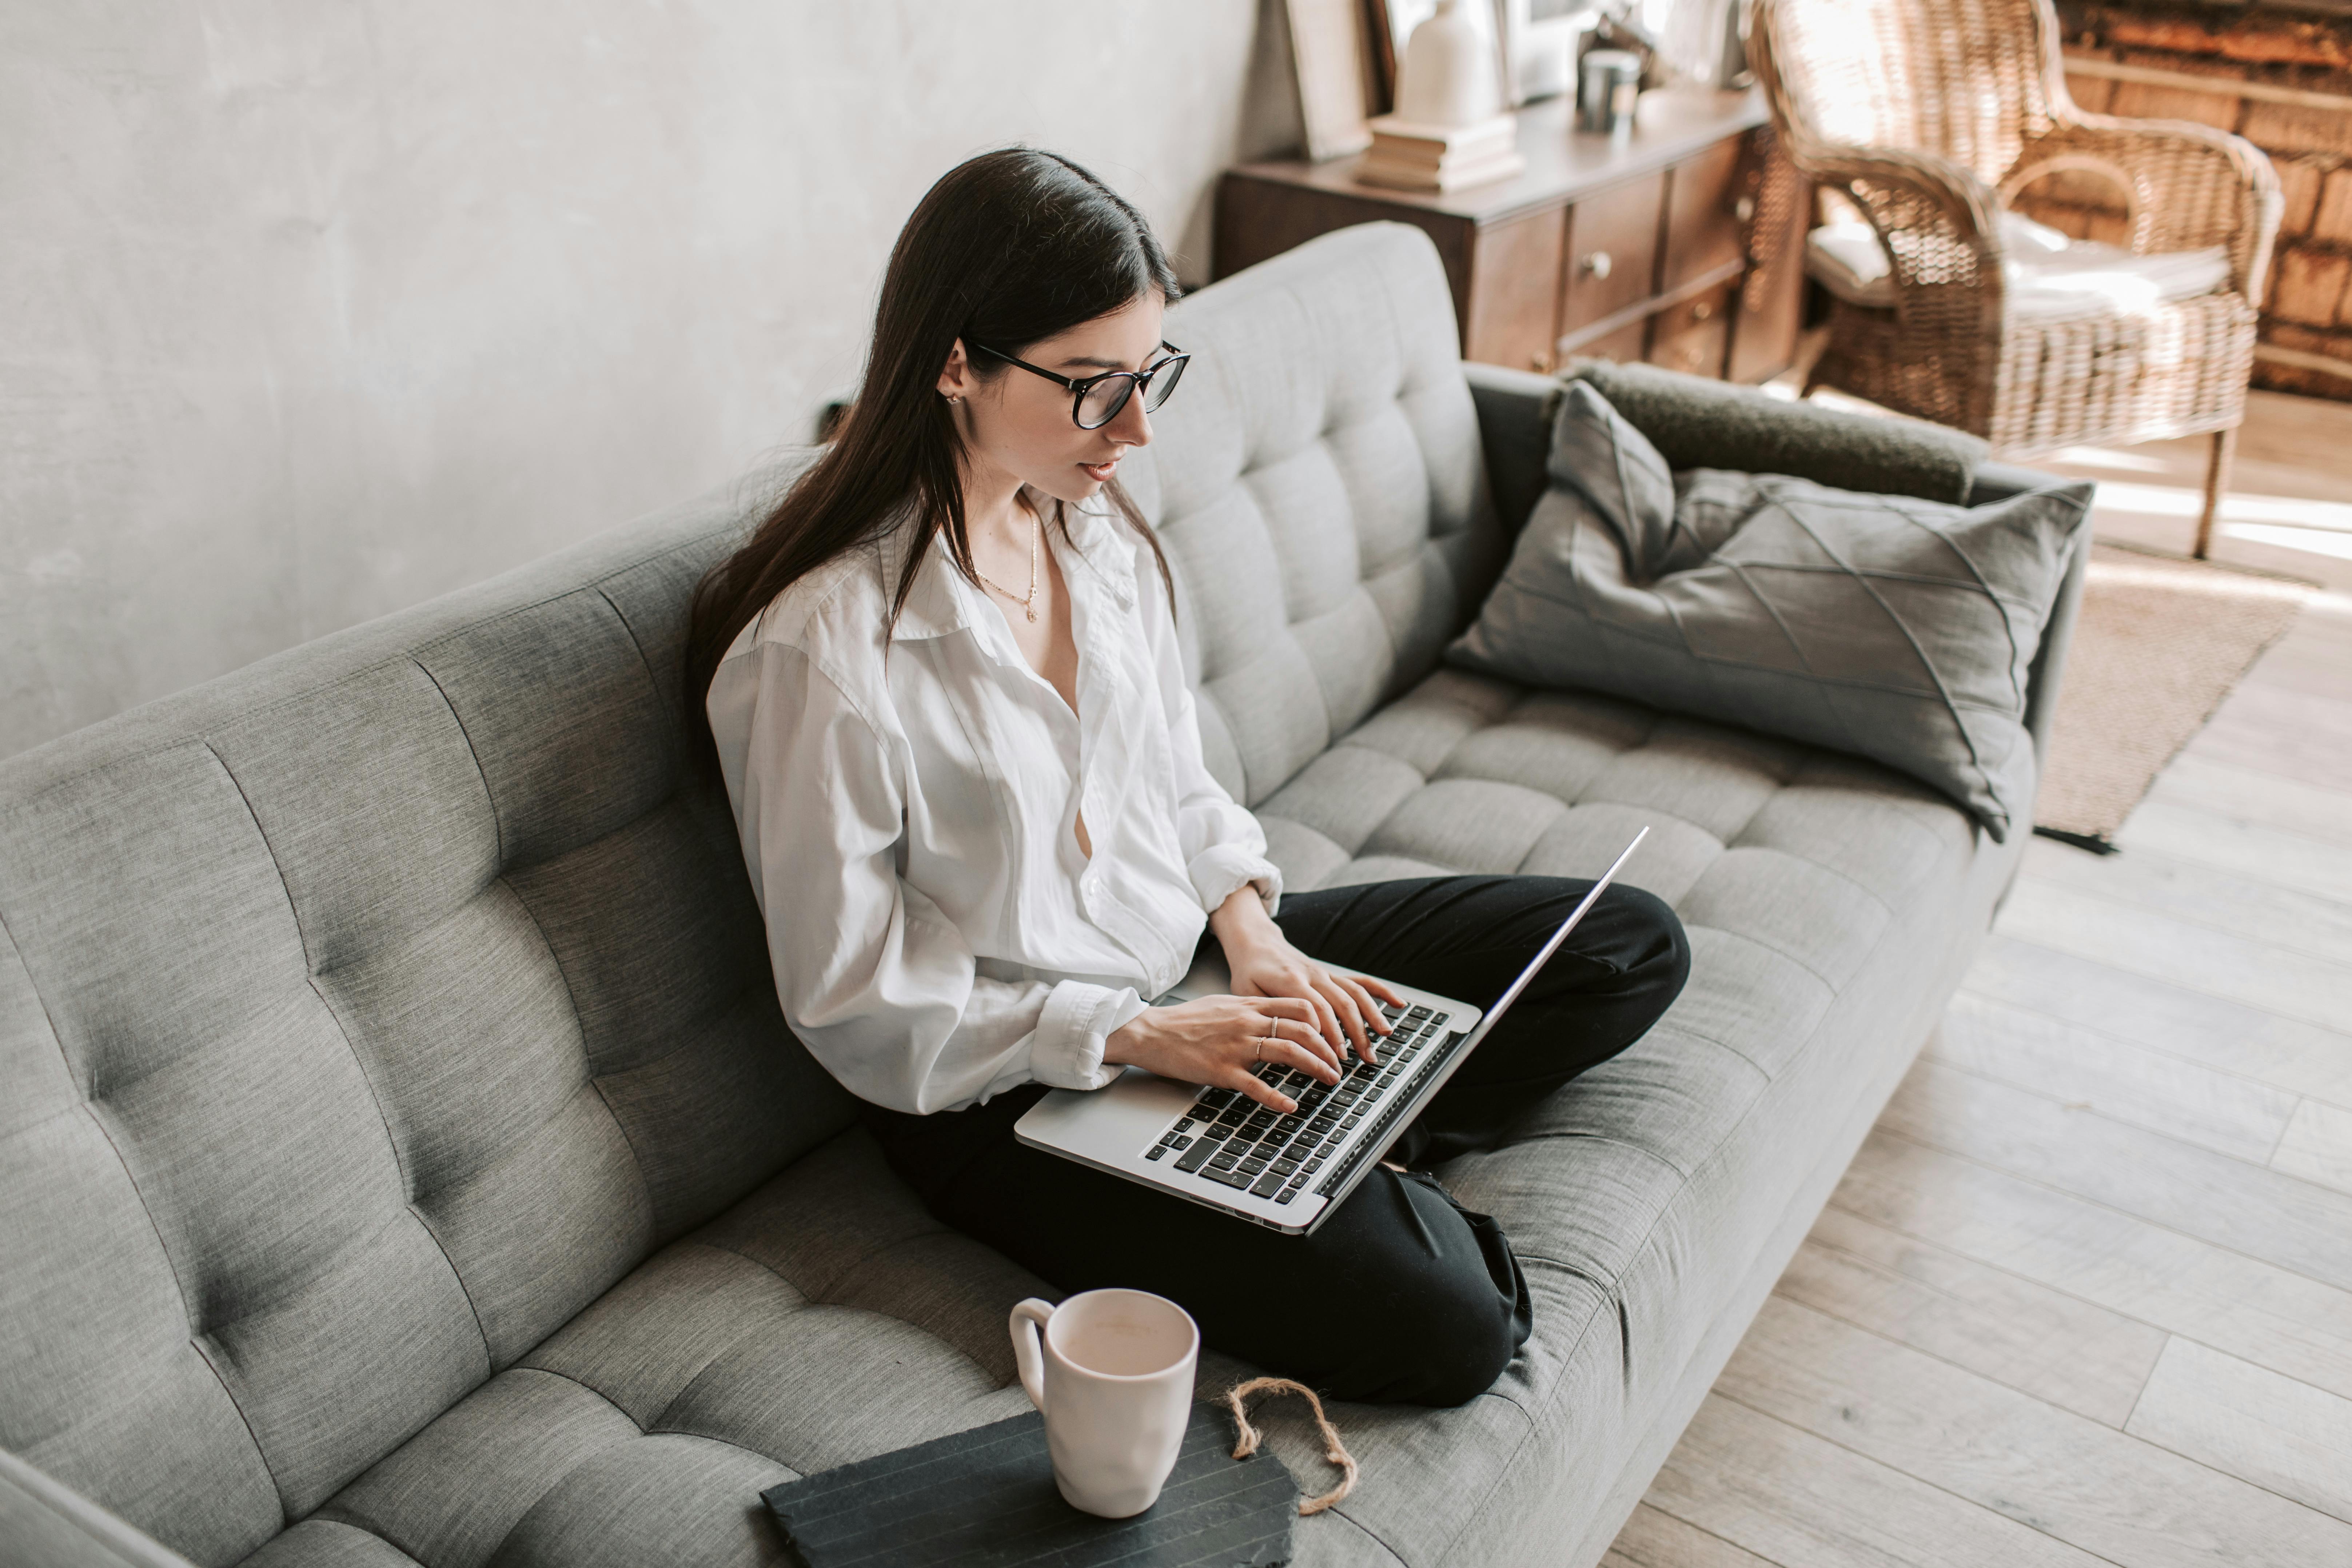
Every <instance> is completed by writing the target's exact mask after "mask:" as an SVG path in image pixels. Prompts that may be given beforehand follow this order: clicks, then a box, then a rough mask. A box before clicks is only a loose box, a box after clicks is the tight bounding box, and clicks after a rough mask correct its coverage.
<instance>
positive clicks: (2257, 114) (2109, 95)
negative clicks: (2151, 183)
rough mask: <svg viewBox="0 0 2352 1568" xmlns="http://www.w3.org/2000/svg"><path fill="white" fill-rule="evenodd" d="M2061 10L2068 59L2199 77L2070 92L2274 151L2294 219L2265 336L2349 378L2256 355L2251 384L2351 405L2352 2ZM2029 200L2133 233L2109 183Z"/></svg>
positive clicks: (2097, 107)
mask: <svg viewBox="0 0 2352 1568" xmlns="http://www.w3.org/2000/svg"><path fill="white" fill-rule="evenodd" d="M2058 11H2059V15H2060V16H2061V18H2062V20H2063V22H2064V23H2065V27H2066V52H2067V55H2068V57H2069V58H2070V59H2081V60H2084V61H2110V62H2114V63H2116V64H2117V65H2121V66H2125V67H2137V68H2154V69H2156V70H2160V71H2164V72H2167V73H2174V74H2178V75H2181V76H2188V77H2195V78H2199V79H2201V80H2200V81H2199V82H2197V83H2196V84H2194V85H2190V84H2172V83H2158V82H2149V81H2135V80H2116V79H2113V78H2110V77H2104V76H2095V75H2091V74H2089V73H2088V72H2087V71H2084V70H2069V71H2068V72H2067V77H2066V79H2067V86H2068V87H2069V88H2070V89H2072V91H2073V92H2074V99H2075V101H2076V102H2078V103H2080V104H2081V105H2082V106H2083V107H2084V109H2086V110H2094V111H2096V112H2100V113H2105V114H2118V115H2128V116H2132V117H2135V118H2147V119H2155V120H2193V121H2200V122H2202V123H2204V124H2207V125H2216V126H2220V127H2221V128H2222V129H2223V130H2227V131H2234V132H2237V133H2238V134H2240V135H2241V136H2243V137H2245V138H2246V139H2247V140H2248V141H2250V142H2253V143H2254V145H2255V146H2257V147H2260V148H2262V149H2263V151H2264V152H2266V153H2269V154H2270V155H2271V161H2272V163H2273V164H2274V165H2276V167H2277V169H2278V174H2279V184H2280V185H2281V186H2282V187H2283V188H2284V193H2285V195H2286V216H2285V219H2284V222H2283V223H2282V224H2281V226H2280V228H2279V237H2278V244H2277V247H2276V249H2275V251H2274V253H2273V260H2272V263H2271V277H2270V287H2269V289H2268V291H2267V294H2266V297H2265V299H2264V300H2263V326H2262V338H2263V342H2264V343H2265V344H2268V345H2271V346H2273V348H2275V349H2282V350H2286V351H2289V352H2292V353H2304V354H2314V353H2316V354H2323V355H2326V356H2327V357H2329V358H2331V359H2336V360H2341V361H2344V362H2345V363H2346V367H2347V374H2346V375H2344V376H2338V375H2334V374H2328V373H2326V372H2323V371H2316V370H2311V369H2306V368H2304V367H2301V366H2298V365H2293V364H2283V363H2277V362H2276V361H2273V360H2260V359H2258V360H2257V361H2256V363H2255V365H2254V384H2255V385H2257V386H2267V387H2273V388H2277V389H2279V390H2282V391H2288V392H2301V393H2307V394H2311V395H2316V396H2321V397H2335V398H2340V399H2345V400H2347V401H2352V5H2326V4H2325V3H2324V0H2323V3H2321V4H2315V5H2314V4H2306V5H2298V6H2289V5H2275V6H2271V5H2253V6H2251V7H2245V6H2241V5H2229V6H2227V7H2222V6H2219V5H2207V4H2198V3H2196V0H2171V3H2166V0H2138V3H2128V0H2126V3H2120V4H2119V3H2114V0H2058ZM2207 82H2210V86H2208V85H2205V84H2206V83H2207ZM2249 83H2252V84H2261V85H2262V86H2263V87H2267V88H2269V89H2281V90H2283V91H2284V92H2286V93H2319V94H2323V95H2326V97H2329V98H2336V97H2341V98H2342V99H2343V100H2344V103H2345V107H2344V108H2343V109H2341V110H2337V109H2334V108H2323V107H2315V106H2313V105H2309V104H2304V103H2295V102H2283V101H2277V100H2273V99H2268V98H2263V97H2250V96H2248V95H2247V92H2246V90H2245V86H2244V84H2249ZM2018 205H2020V207H2021V208H2023V209H2024V210H2027V211H2029V212H2031V213H2032V215H2033V216H2036V217H2039V218H2041V219H2042V221H2043V222H2046V223H2051V224H2053V225H2055V226H2058V227H2061V228H2064V229H2066V230H2067V231H2068V232H2070V233H2073V234H2078V235H2088V236H2091V237H2095V238H2116V237H2120V236H2121V234H2122V230H2123V224H2124V209H2123V205H2122V203H2121V201H2120V200H2119V199H2118V198H2116V195H2114V193H2113V189H2112V187H2111V186H2109V185H2107V184H2105V182H2102V181H2097V180H2093V179H2087V178H2084V177H2082V176H2068V177H2064V178H2061V179H2053V180H2049V181H2045V182H2043V183H2042V184H2039V185H2037V186H2035V187H2034V188H2033V189H2032V191H2030V192H2028V193H2027V194H2026V198H2025V199H2023V200H2021V201H2020V203H2019V204H2018Z"/></svg>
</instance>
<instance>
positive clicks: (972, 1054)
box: [709, 642, 1239, 1115]
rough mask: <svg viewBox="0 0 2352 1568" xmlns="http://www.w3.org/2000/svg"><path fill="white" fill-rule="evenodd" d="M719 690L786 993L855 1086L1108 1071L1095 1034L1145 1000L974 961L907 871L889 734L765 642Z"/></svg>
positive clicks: (715, 694) (802, 1029)
mask: <svg viewBox="0 0 2352 1568" xmlns="http://www.w3.org/2000/svg"><path fill="white" fill-rule="evenodd" d="M746 661H751V662H749V663H748V664H747V663H746ZM730 705H741V706H742V707H746V708H748V710H749V711H748V713H747V712H744V711H740V710H739V711H736V712H734V713H731V714H726V713H722V710H723V709H725V708H726V707H728V706H730ZM709 708H710V711H711V716H712V720H713V724H712V728H713V731H714V732H715V733H724V734H730V735H734V734H741V735H747V736H748V738H749V744H748V746H746V747H745V748H743V749H742V750H741V751H740V752H738V753H736V754H732V755H730V754H729V753H730V748H727V747H722V748H721V752H720V758H719V761H720V763H721V768H722V771H723V772H724V773H725V775H726V781H727V793H728V798H729V801H730V805H732V806H733V807H734V811H735V821H736V826H737V828H738V830H739V832H740V836H741V838H742V845H743V858H744V864H745V866H746V867H747V868H749V870H750V872H751V883H752V888H753V890H754V892H755V893H756V894H757V895H758V897H759V900H760V910H761V916H762V917H763V918H764V921H765V923H766V926H767V933H768V952H769V958H770V961H771V963H772V965H773V967H774V970H775V978H776V996H777V1000H778V1001H779V1002H780V1003H781V1004H782V1007H783V1013H784V1018H785V1021H786V1022H787V1023H789V1024H790V1025H791V1026H792V1028H793V1033H794V1034H795V1035H797V1036H799V1037H800V1040H801V1043H802V1044H803V1045H804V1046H806V1047H808V1049H809V1052H810V1054H812V1055H813V1056H814V1057H815V1058H817V1060H818V1061H819V1062H821V1063H823V1064H824V1067H825V1068H826V1070H828V1071H829V1072H831V1073H832V1074H833V1076H834V1077H835V1079H839V1080H840V1082H841V1083H842V1085H843V1086H844V1087H845V1088H846V1089H849V1091H850V1092H851V1093H853V1094H856V1095H857V1096H858V1097H859V1098H860V1099H863V1100H872V1101H873V1102H874V1103H875V1104H877V1105H882V1106H887V1107H888V1108H890V1109H891V1110H903V1111H909V1112H913V1113H915V1114H917V1115H926V1114H929V1112H932V1111H935V1110H953V1109H956V1108H959V1107H961V1106H965V1105H970V1104H973V1103H975V1102H977V1101H979V1100H986V1099H988V1098H990V1097H991V1096H992V1095H995V1094H998V1093H1001V1092H1002V1091H1003V1090H1005V1089H1010V1088H1012V1087H1013V1086H1014V1085H1016V1084H1020V1083H1025V1082H1030V1081H1033V1080H1034V1081H1035V1082H1040V1083H1045V1084H1050V1085H1053V1086H1055V1087H1056V1088H1062V1089H1099V1088H1101V1087H1102V1086H1103V1085H1104V1084H1106V1083H1108V1082H1109V1081H1110V1080H1111V1079H1113V1078H1115V1077H1117V1076H1118V1068H1115V1067H1108V1068H1107V1067H1106V1066H1105V1065H1104V1062H1103V1051H1104V1047H1105V1044H1106V1042H1107V1041H1108V1037H1109V1036H1110V1035H1111V1034H1112V1033H1113V1032H1114V1031H1116V1030H1117V1029H1118V1028H1119V1027H1120V1026H1122V1025H1124V1024H1125V1023H1126V1022H1127V1021H1128V1020H1129V1019H1130V1018H1132V1017H1134V1016H1136V1014H1138V1013H1139V1012H1141V1011H1142V1010H1143V1006H1144V1004H1143V1002H1142V1000H1141V999H1140V998H1139V996H1138V995H1137V994H1136V991H1135V989H1134V988H1133V987H1132V986H1122V987H1118V988H1113V987H1109V986H1103V985H1095V984H1087V983H1085V982H1082V981H1076V980H1062V981H1058V982H1049V981H1045V980H1030V981H1008V980H998V979H993V978H991V977H989V976H986V975H982V974H980V973H977V970H976V963H975V960H974V957H973V954H972V950H971V944H970V942H967V941H966V939H965V938H964V935H963V933H962V932H961V931H960V930H958V928H957V927H956V924H955V922H954V921H951V920H950V919H948V918H947V917H946V916H945V915H944V914H943V913H941V911H940V909H939V907H938V906H937V905H936V904H934V903H933V902H932V901H931V900H930V899H929V898H928V897H926V896H925V895H924V894H923V893H922V891H921V890H920V889H916V888H913V887H910V886H908V883H907V882H906V881H905V879H902V878H901V877H900V876H899V875H898V866H897V859H898V840H899V838H900V837H901V835H902V833H903V832H904V805H905V798H906V796H905V791H904V789H903V788H902V787H901V784H900V781H899V777H898V773H899V763H898V758H897V756H896V755H895V754H894V751H893V748H892V747H891V746H890V745H889V744H888V742H887V741H886V739H885V738H884V735H883V733H882V731H881V730H880V729H879V728H878V727H877V725H876V724H875V723H874V722H873V721H872V720H871V718H870V717H869V716H868V715H867V714H866V713H864V712H862V711H860V710H859V709H858V707H857V705H856V704H855V703H854V702H853V701H851V700H850V699H849V698H848V696H847V695H846V694H845V693H844V691H843V690H842V689H841V688H840V687H839V686H838V685H836V684H835V682H834V681H833V680H832V679H829V678H828V677H827V676H826V675H825V673H824V670H823V669H821V668H818V666H817V665H816V664H815V663H814V661H812V660H811V659H810V658H809V657H808V655H807V654H806V653H804V652H803V651H802V650H801V649H799V648H796V647H790V646H788V645H785V644H782V643H775V642H762V643H758V644H756V645H754V646H753V647H751V648H750V649H748V650H746V651H744V652H742V653H740V654H738V655H737V656H736V657H735V658H731V659H730V660H729V661H728V665H727V667H724V668H722V669H721V670H720V673H719V679H715V680H714V681H713V682H712V683H711V688H710V695H709ZM1195 749H1196V750H1197V745H1196V748H1195ZM1238 885H1239V884H1236V886H1238Z"/></svg>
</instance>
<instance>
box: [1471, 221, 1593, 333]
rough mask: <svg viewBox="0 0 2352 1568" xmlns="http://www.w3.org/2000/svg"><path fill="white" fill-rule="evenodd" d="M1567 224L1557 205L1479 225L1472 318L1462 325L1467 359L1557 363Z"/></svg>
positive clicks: (1473, 261)
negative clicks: (1554, 343) (1561, 270)
mask: <svg viewBox="0 0 2352 1568" xmlns="http://www.w3.org/2000/svg"><path fill="white" fill-rule="evenodd" d="M1567 228H1568V224H1567V220H1566V218H1565V216H1563V214H1562V213H1561V211H1560V210H1559V208H1557V207H1555V208H1553V209H1552V210H1551V211H1549V212H1538V213H1530V214H1529V215H1528V216H1526V217H1519V218H1512V219H1510V220H1508V221H1507V222H1504V223H1497V224H1489V225H1488V226H1486V227H1484V228H1481V229H1479V230H1478V231H1477V237H1476V238H1475V240H1474V241H1473V242H1472V244H1473V248H1472V250H1471V253H1470V301H1469V304H1470V310H1469V319H1468V320H1467V321H1465V322H1464V324H1463V329H1462V355H1463V357H1464V358H1465V359H1475V360H1477V361H1479V362H1480V363H1485V364H1507V365H1510V366H1511V367H1513V368H1514V369H1517V370H1549V369H1550V368H1551V367H1552V350H1551V345H1552V338H1553V336H1554V335H1555V334H1554V332H1553V323H1554V313H1555V312H1556V311H1557V310H1559V256H1560V246H1561V244H1562V240H1563V237H1564V236H1565V234H1566V232H1567Z"/></svg>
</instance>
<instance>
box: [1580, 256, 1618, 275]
mask: <svg viewBox="0 0 2352 1568" xmlns="http://www.w3.org/2000/svg"><path fill="white" fill-rule="evenodd" d="M1616 265H1617V263H1616V262H1615V261H1613V260H1612V259H1611V258H1610V256H1609V253H1608V252H1607V251H1605V250H1596V251H1594V252H1593V253H1592V254H1591V255H1590V256H1588V257H1586V258H1584V269H1585V270H1586V271H1587V272H1590V273H1591V274H1592V275H1593V276H1594V277H1595V278H1606V277H1608V276H1609V274H1610V272H1611V271H1612V269H1613V268H1615V267H1616Z"/></svg>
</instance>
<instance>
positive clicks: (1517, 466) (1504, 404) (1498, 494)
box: [1462, 360, 1559, 535]
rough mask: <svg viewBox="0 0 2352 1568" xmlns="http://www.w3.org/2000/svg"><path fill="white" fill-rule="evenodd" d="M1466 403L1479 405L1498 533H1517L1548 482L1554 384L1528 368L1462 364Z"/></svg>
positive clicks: (1556, 405) (1555, 398) (1556, 401)
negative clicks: (1466, 385)
mask: <svg viewBox="0 0 2352 1568" xmlns="http://www.w3.org/2000/svg"><path fill="white" fill-rule="evenodd" d="M1462 374H1463V375H1464V376H1465V378H1466V379H1467V380H1468V381H1469V383H1470V401H1471V402H1472V403H1474V404H1475V405H1477V409H1478V445H1479V446H1480V447H1483V448H1484V449H1485V451H1486V484H1487V488H1488V489H1489V490H1490V491H1491V492H1492V493H1493V495H1494V498H1495V515H1496V517H1497V518H1498V519H1500V520H1501V521H1502V524H1503V531H1504V532H1505V533H1507V534H1512V535H1517V532H1518V531H1519V530H1520V529H1521V528H1523V527H1525V526H1526V525H1527V521H1528V513H1529V512H1531V511H1533V510H1535V506H1536V502H1537V501H1538V500H1542V499H1543V493H1544V487H1545V486H1546V485H1549V483H1551V473H1550V463H1551V422H1552V416H1554V414H1556V413H1557V412H1558V410H1559V382H1557V381H1555V380H1553V379H1552V378H1551V377H1550V376H1548V375H1538V374H1535V373H1534V372H1532V371H1525V370H1507V369H1505V368H1504V367H1503V366H1501V365H1497V364H1480V363H1478V362H1477V361H1475V360H1464V361H1463V362H1462Z"/></svg>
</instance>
